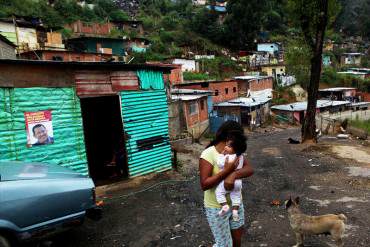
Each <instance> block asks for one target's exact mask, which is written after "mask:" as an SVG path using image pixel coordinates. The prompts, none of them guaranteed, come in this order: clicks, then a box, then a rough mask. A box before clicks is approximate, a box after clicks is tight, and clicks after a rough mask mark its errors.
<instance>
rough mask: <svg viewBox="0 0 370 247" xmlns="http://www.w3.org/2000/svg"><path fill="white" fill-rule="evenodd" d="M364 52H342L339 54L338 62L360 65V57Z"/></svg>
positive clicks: (343, 64) (344, 64)
mask: <svg viewBox="0 0 370 247" xmlns="http://www.w3.org/2000/svg"><path fill="white" fill-rule="evenodd" d="M363 55H364V54H363V53H359V52H351V53H343V54H342V55H341V56H340V64H341V65H342V66H346V65H361V58H362V56H363Z"/></svg>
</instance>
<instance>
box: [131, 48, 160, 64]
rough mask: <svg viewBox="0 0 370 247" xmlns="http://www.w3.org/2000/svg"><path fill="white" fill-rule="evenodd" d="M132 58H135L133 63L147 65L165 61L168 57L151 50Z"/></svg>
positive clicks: (135, 54)
mask: <svg viewBox="0 0 370 247" xmlns="http://www.w3.org/2000/svg"><path fill="white" fill-rule="evenodd" d="M131 57H132V58H134V59H133V60H132V62H131V63H145V62H147V61H163V60H165V59H167V57H166V56H164V55H163V54H159V53H155V52H153V51H152V50H150V49H149V50H148V51H147V52H140V53H133V54H132V55H131Z"/></svg>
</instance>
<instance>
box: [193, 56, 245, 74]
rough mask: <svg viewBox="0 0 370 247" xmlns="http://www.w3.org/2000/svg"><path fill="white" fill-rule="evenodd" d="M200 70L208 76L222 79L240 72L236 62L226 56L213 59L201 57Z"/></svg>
mask: <svg viewBox="0 0 370 247" xmlns="http://www.w3.org/2000/svg"><path fill="white" fill-rule="evenodd" d="M199 63H200V66H199V67H200V70H201V71H202V72H203V73H207V74H209V75H210V77H212V78H215V79H217V80H222V79H225V78H229V77H231V76H234V75H235V74H238V73H240V71H241V69H240V67H239V66H238V65H237V63H236V62H235V61H233V60H231V59H229V58H227V57H216V58H215V59H202V60H200V61H199Z"/></svg>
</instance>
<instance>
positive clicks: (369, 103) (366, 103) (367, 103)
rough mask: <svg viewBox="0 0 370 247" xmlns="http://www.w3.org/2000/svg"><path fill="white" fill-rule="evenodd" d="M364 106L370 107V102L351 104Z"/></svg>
mask: <svg viewBox="0 0 370 247" xmlns="http://www.w3.org/2000/svg"><path fill="white" fill-rule="evenodd" d="M362 105H370V102H357V103H352V104H351V106H362Z"/></svg>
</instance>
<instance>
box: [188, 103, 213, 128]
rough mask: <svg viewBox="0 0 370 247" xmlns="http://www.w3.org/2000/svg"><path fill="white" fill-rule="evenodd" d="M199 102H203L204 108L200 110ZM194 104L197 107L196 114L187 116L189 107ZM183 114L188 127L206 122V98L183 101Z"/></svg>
mask: <svg viewBox="0 0 370 247" xmlns="http://www.w3.org/2000/svg"><path fill="white" fill-rule="evenodd" d="M201 101H203V102H204V108H203V109H202V108H201ZM193 103H196V104H197V107H198V112H197V113H195V114H192V115H190V114H189V108H190V105H191V104H193ZM184 113H185V119H186V125H187V126H188V127H192V126H194V125H196V124H198V123H201V122H203V121H206V120H207V119H208V111H207V97H202V98H201V99H198V100H192V101H185V104H184Z"/></svg>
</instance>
